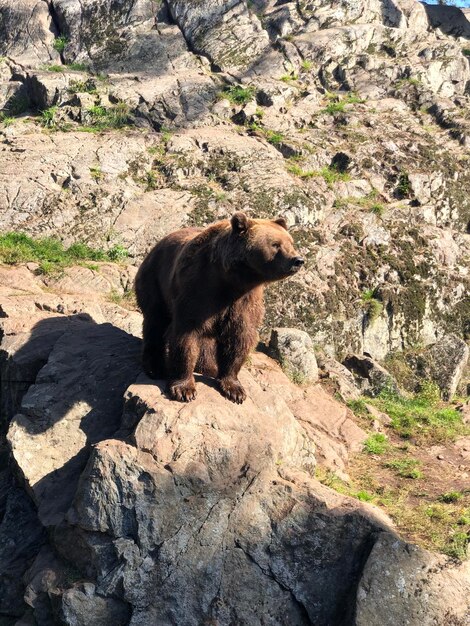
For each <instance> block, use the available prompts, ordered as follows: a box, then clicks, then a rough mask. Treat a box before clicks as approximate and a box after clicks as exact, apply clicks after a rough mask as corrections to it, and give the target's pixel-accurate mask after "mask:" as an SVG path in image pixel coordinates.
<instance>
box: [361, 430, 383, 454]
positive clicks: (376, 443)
mask: <svg viewBox="0 0 470 626" xmlns="http://www.w3.org/2000/svg"><path fill="white" fill-rule="evenodd" d="M388 449H389V442H388V438H387V437H386V435H383V434H382V433H373V434H372V435H369V437H367V439H366V440H365V441H364V452H367V454H384V453H385V452H387V450H388Z"/></svg>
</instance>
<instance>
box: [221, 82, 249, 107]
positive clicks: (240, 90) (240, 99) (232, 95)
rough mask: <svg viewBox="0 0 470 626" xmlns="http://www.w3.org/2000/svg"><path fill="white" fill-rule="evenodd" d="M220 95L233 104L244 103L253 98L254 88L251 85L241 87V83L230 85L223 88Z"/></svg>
mask: <svg viewBox="0 0 470 626" xmlns="http://www.w3.org/2000/svg"><path fill="white" fill-rule="evenodd" d="M222 96H223V97H224V98H227V100H229V101H230V102H232V103H233V104H246V103H247V102H250V101H251V100H253V99H254V97H255V96H256V89H255V88H254V87H252V86H249V87H242V86H241V85H231V86H230V87H225V89H223V91H222Z"/></svg>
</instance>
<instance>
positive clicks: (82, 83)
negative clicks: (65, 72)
mask: <svg viewBox="0 0 470 626" xmlns="http://www.w3.org/2000/svg"><path fill="white" fill-rule="evenodd" d="M67 90H68V92H69V93H91V94H96V93H97V91H96V85H95V83H94V82H93V81H92V80H90V79H88V80H71V81H70V84H69V86H68V88H67Z"/></svg>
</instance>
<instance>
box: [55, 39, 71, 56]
mask: <svg viewBox="0 0 470 626" xmlns="http://www.w3.org/2000/svg"><path fill="white" fill-rule="evenodd" d="M67 44H68V39H67V37H65V36H64V35H60V36H59V37H56V38H55V40H54V43H53V44H52V47H53V48H54V50H57V52H59V54H60V53H62V52H63V51H64V50H65V48H66V47H67Z"/></svg>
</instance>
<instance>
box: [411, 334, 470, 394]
mask: <svg viewBox="0 0 470 626" xmlns="http://www.w3.org/2000/svg"><path fill="white" fill-rule="evenodd" d="M468 355H469V348H468V345H467V344H466V343H465V341H462V339H459V337H456V336H455V335H446V336H444V337H442V339H440V340H439V341H438V342H437V343H435V344H434V345H433V346H431V347H430V348H428V350H426V352H425V353H424V354H423V355H422V357H421V359H420V361H421V362H422V366H423V372H422V374H424V376H425V377H427V378H430V379H431V380H433V381H434V382H436V383H437V385H438V386H439V389H440V390H441V393H442V396H443V398H444V399H445V400H449V399H450V398H451V397H452V396H453V395H454V394H455V392H456V391H457V387H458V384H459V382H460V379H461V377H462V374H463V371H464V369H465V367H466V365H467V363H468Z"/></svg>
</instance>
